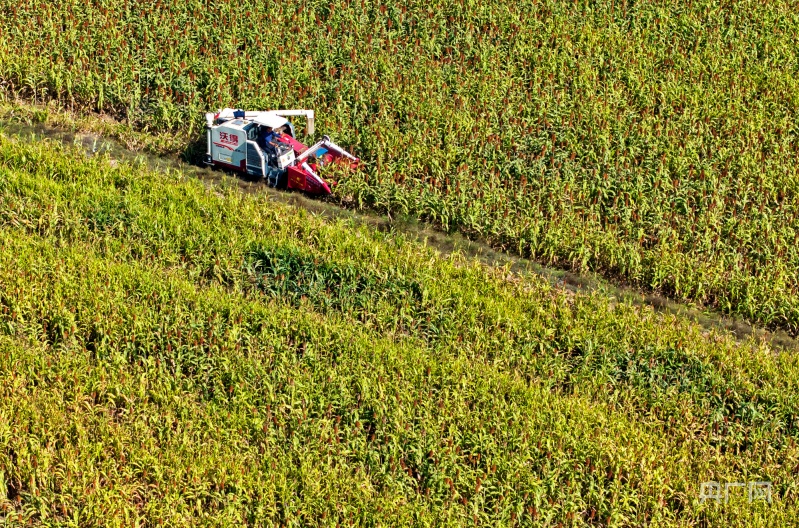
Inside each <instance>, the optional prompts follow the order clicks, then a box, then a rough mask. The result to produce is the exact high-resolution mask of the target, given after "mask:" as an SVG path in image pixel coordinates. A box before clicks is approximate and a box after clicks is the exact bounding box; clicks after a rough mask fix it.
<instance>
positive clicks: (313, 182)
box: [205, 108, 360, 195]
mask: <svg viewBox="0 0 799 528" xmlns="http://www.w3.org/2000/svg"><path fill="white" fill-rule="evenodd" d="M294 116H302V117H305V119H306V124H307V126H306V131H307V134H308V135H309V136H310V135H313V132H314V112H313V110H267V111H258V112H249V111H244V110H234V109H232V108H225V109H223V110H220V111H218V112H216V113H207V114H205V119H206V125H207V126H206V133H207V141H208V149H207V151H206V154H205V163H206V164H208V165H212V166H218V167H224V168H228V169H232V170H235V171H239V172H243V173H245V174H249V175H251V176H256V177H261V178H263V179H264V180H265V181H266V183H267V184H268V185H269V186H271V187H278V188H288V189H296V190H300V191H304V192H307V193H309V194H319V195H326V194H330V185H328V183H327V182H326V181H325V180H324V179H322V177H321V176H320V175H319V169H320V167H322V166H323V165H326V164H328V163H331V162H343V163H347V164H349V165H350V166H351V167H354V166H356V165H357V164H358V162H359V161H360V160H359V159H358V158H356V157H355V156H353V155H352V154H350V153H349V152H347V151H346V150H344V149H343V148H341V147H339V146H338V145H336V144H335V143H333V142H332V141H331V140H330V138H329V137H328V136H324V137H323V138H322V139H321V140H320V141H318V142H316V143H314V144H313V145H311V146H310V147H308V146H306V145H304V144H303V143H301V142H299V141H298V140H297V139H296V135H295V130H294V125H293V124H292V123H291V122H290V121H289V120H288V119H287V117H294Z"/></svg>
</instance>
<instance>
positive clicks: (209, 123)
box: [205, 113, 214, 163]
mask: <svg viewBox="0 0 799 528" xmlns="http://www.w3.org/2000/svg"><path fill="white" fill-rule="evenodd" d="M213 126H214V114H212V113H207V114H205V134H206V137H207V138H208V141H207V142H206V147H205V162H206V163H211V162H212V161H213V156H212V155H211V128H212V127H213Z"/></svg>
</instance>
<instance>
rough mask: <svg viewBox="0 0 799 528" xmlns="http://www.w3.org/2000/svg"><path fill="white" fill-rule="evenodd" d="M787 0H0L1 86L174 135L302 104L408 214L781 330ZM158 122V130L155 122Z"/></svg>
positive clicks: (793, 117)
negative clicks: (229, 117)
mask: <svg viewBox="0 0 799 528" xmlns="http://www.w3.org/2000/svg"><path fill="white" fill-rule="evenodd" d="M798 13H799V10H797V9H796V5H795V4H794V3H792V2H785V1H777V2H751V1H740V0H735V1H731V2H723V3H718V2H715V1H711V0H697V1H693V2H689V3H688V4H686V3H685V2H683V1H677V0H658V1H644V2H632V1H628V0H603V1H600V2H586V1H569V2H565V1H556V0H525V1H522V2H513V3H507V2H496V1H493V0H489V1H480V2H478V1H476V0H458V1H455V2H443V3H442V2H439V3H435V2H434V3H430V2H404V3H402V5H399V4H397V5H391V4H389V3H380V2H375V1H373V0H352V1H351V0H346V1H343V2H337V3H328V2H310V3H308V2H289V3H286V2H282V3H279V4H274V5H273V4H265V3H263V2H260V1H254V0H243V1H241V2H236V3H228V2H210V1H200V0H188V1H185V2H179V3H174V2H149V3H147V4H146V5H144V4H143V5H136V6H135V7H134V6H133V5H132V4H131V3H130V2H128V1H123V0H110V1H102V2H99V1H88V2H87V1H83V0H81V1H76V0H71V1H68V2H62V3H61V4H60V5H59V9H53V8H52V6H51V5H49V4H47V3H40V2H18V1H16V0H2V1H0V15H2V16H3V19H4V20H8V21H11V23H9V24H8V26H7V27H6V28H4V31H3V32H2V33H0V86H2V93H3V94H4V95H5V97H11V98H14V97H22V98H25V99H27V100H32V101H35V102H42V101H53V100H55V101H58V102H60V103H61V104H62V106H64V107H66V108H69V109H72V110H74V111H76V112H103V113H107V114H110V115H112V116H114V117H116V118H117V119H119V120H122V121H124V122H125V123H127V124H128V125H129V126H130V127H132V128H135V129H137V130H141V131H146V132H151V133H152V134H154V135H155V136H156V137H161V138H168V140H165V141H162V142H161V143H158V144H160V145H167V146H172V147H174V146H175V145H178V146H181V145H182V146H186V145H188V144H189V143H190V142H192V141H193V140H195V139H196V138H197V137H199V136H200V135H201V134H200V132H201V130H202V126H203V112H205V111H207V110H209V109H215V108H218V107H222V106H226V105H228V106H236V107H246V108H258V109H261V108H263V109H267V108H276V107H311V108H314V109H315V110H316V111H317V112H318V116H319V121H320V123H319V127H318V128H319V130H325V131H327V132H329V133H331V134H332V135H333V136H334V137H335V138H336V139H337V140H339V141H340V142H341V143H343V144H345V145H350V146H352V147H353V148H354V150H355V152H356V153H357V154H358V155H359V156H360V157H361V158H363V159H364V160H365V161H366V166H365V169H364V170H363V171H361V172H359V173H356V174H353V175H349V176H347V177H346V178H342V181H341V185H339V186H338V188H337V191H336V198H337V199H338V200H339V201H340V202H341V203H343V204H354V205H364V206H369V207H372V208H376V209H378V210H381V211H390V212H397V213H401V214H409V215H414V216H418V217H421V218H423V219H425V220H428V221H431V222H433V223H435V224H438V225H439V226H441V227H443V228H444V229H448V230H460V231H462V232H464V233H466V234H468V235H470V236H475V237H480V238H482V239H484V240H487V241H489V242H491V243H492V244H494V245H497V246H500V247H503V248H505V249H508V250H511V251H514V252H517V253H520V254H522V255H525V256H529V257H532V258H535V259H537V260H539V261H542V262H545V263H549V264H555V265H557V266H561V267H564V268H570V269H575V270H581V271H582V270H593V271H598V272H600V273H603V274H604V275H606V276H608V277H614V278H618V279H619V280H621V281H625V282H631V283H634V284H636V285H638V286H640V287H643V288H646V289H652V290H656V291H661V292H663V293H666V294H668V295H670V296H672V297H675V298H678V299H682V300H690V301H695V302H698V303H700V304H704V305H708V306H712V307H715V308H717V309H719V310H721V311H723V312H725V313H730V314H735V315H739V316H743V317H745V318H747V319H749V320H752V321H755V322H758V323H760V324H762V325H765V326H768V327H772V328H773V327H779V328H784V329H786V330H788V331H789V332H790V333H792V334H794V335H796V334H797V332H799V280H798V279H797V277H799V274H798V273H797V272H796V270H797V269H798V268H799V253H797V252H798V251H799V249H797V248H799V244H797V241H799V230H797V229H798V228H797V222H798V221H799V220H798V219H797V214H799V213H798V212H797V211H799V201H797V200H798V198H797V181H799V179H797V169H796V158H797V156H798V155H799V140H797V123H798V122H799V116H797V112H796V109H797V108H798V107H799V85H798V84H797V82H799V81H797V79H799V57H798V55H797V53H798V52H797V50H798V49H799V45H797V44H798V43H797V34H799V14H798ZM154 141H155V142H157V140H154Z"/></svg>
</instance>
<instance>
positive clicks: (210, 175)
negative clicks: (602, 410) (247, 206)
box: [0, 120, 799, 350]
mask: <svg viewBox="0 0 799 528" xmlns="http://www.w3.org/2000/svg"><path fill="white" fill-rule="evenodd" d="M0 132H2V133H5V134H7V135H12V136H20V137H31V136H35V137H39V138H49V139H51V140H54V141H59V142H61V143H64V144H73V145H79V146H80V147H81V148H83V149H84V150H85V151H86V152H87V154H89V155H93V154H96V153H104V152H107V153H108V154H109V155H110V156H111V158H112V159H113V160H120V161H128V162H141V163H144V164H145V165H146V166H147V167H149V168H150V169H153V170H160V171H165V170H168V169H169V170H180V171H183V172H185V173H186V174H188V175H190V176H193V177H196V178H198V179H200V180H202V181H203V182H204V183H205V184H206V185H208V186H213V185H220V184H226V185H233V186H234V187H237V188H238V189H239V190H240V191H242V192H247V193H267V194H268V195H269V196H270V198H271V199H273V200H275V201H277V202H282V203H286V204H289V205H292V206H295V207H302V208H304V209H306V210H308V211H310V212H312V213H314V214H318V215H321V216H323V217H326V218H348V219H351V220H353V221H355V222H357V223H362V224H366V225H370V226H372V227H374V228H375V229H379V230H384V231H388V230H394V231H397V232H401V233H403V234H404V235H406V236H408V237H409V238H413V239H416V240H418V241H420V242H422V243H425V244H426V245H428V246H430V247H433V248H435V249H436V250H438V251H439V252H441V253H442V254H445V255H446V254H450V253H453V252H456V251H458V252H460V253H461V254H464V255H466V256H468V257H471V258H474V259H477V260H479V261H480V262H482V263H483V264H485V265H489V266H495V267H509V268H510V269H511V270H512V271H513V272H515V273H519V274H529V273H535V274H537V275H539V276H541V277H544V278H545V279H547V280H548V281H549V282H550V283H551V284H553V285H554V286H556V287H558V288H561V289H564V290H567V291H572V292H578V291H597V290H598V291H601V292H603V293H605V294H607V295H608V296H611V297H615V298H616V299H617V300H618V301H619V302H624V301H626V302H631V303H633V304H636V305H648V306H652V307H653V308H654V309H655V310H658V311H664V312H668V313H673V314H676V315H678V316H680V317H685V318H688V319H690V320H693V321H695V322H696V323H698V324H700V325H702V326H703V327H704V328H706V329H708V330H711V329H717V330H723V331H728V332H731V333H732V334H734V335H735V336H736V337H738V338H739V339H746V338H748V337H750V336H754V337H756V338H757V339H761V340H766V341H768V342H770V344H771V345H772V346H773V347H775V348H779V349H789V350H792V349H799V341H798V340H796V339H794V338H792V337H790V336H789V335H788V334H787V333H785V332H782V331H776V332H770V331H766V330H763V329H761V328H757V327H753V326H752V325H750V324H749V323H747V322H745V321H742V320H740V319H732V318H728V317H725V316H722V315H720V314H718V313H716V312H713V311H710V310H706V309H700V308H699V307H696V306H690V305H685V304H682V303H678V302H675V301H673V300H671V299H668V298H666V297H663V296H662V295H659V294H657V293H644V292H641V291H640V290H638V289H636V288H632V287H627V286H623V285H618V284H612V283H610V282H608V281H607V280H605V279H603V278H602V277H600V276H597V275H578V274H575V273H571V272H569V271H565V270H560V269H556V268H550V267H547V266H543V265H541V264H540V263H537V262H534V261H531V260H527V259H523V258H519V257H514V256H512V255H509V254H507V253H504V252H501V251H497V250H494V249H493V248H491V247H490V246H488V245H486V244H484V243H481V242H479V241H474V240H469V239H467V238H465V237H463V236H461V235H458V234H449V233H444V232H442V231H440V230H437V229H434V228H432V227H431V226H429V225H426V224H423V223H419V222H417V221H415V220H414V219H409V218H393V217H388V216H380V215H376V214H370V213H369V212H364V211H354V210H351V209H346V208H342V207H340V206H338V205H336V204H333V203H331V202H327V201H325V200H320V199H315V198H310V197H308V196H305V195H303V194H299V193H295V192H289V191H278V190H275V189H271V188H269V187H267V186H266V185H264V184H263V183H262V182H260V181H254V180H248V179H245V178H242V177H239V176H237V175H234V174H228V173H225V172H221V171H218V170H211V169H209V168H207V167H199V166H195V165H190V164H187V163H185V162H183V161H181V160H180V159H178V157H177V156H171V157H168V156H158V155H154V154H148V153H144V152H136V151H132V150H129V149H128V148H127V147H125V146H124V145H123V144H122V143H120V142H118V141H115V140H113V139H109V138H104V137H101V136H98V135H96V134H91V133H83V132H74V131H70V130H65V129H59V128H53V127H51V126H48V125H46V124H42V123H23V122H18V121H8V120H0Z"/></svg>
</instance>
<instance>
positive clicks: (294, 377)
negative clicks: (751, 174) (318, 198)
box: [0, 136, 799, 526]
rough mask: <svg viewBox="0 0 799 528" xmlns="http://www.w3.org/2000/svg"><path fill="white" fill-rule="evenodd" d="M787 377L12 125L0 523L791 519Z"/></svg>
mask: <svg viewBox="0 0 799 528" xmlns="http://www.w3.org/2000/svg"><path fill="white" fill-rule="evenodd" d="M797 380H799V364H798V363H797V359H796V356H795V355H794V354H792V353H778V352H775V351H773V350H770V349H769V348H768V347H766V346H763V345H760V344H757V343H754V342H745V343H741V342H736V341H735V340H733V339H732V338H729V337H724V336H722V335H718V334H715V333H709V334H708V333H707V332H706V331H704V330H703V329H702V328H700V327H697V326H695V325H692V324H690V323H687V322H685V321H684V320H680V319H677V318H676V317H674V316H670V315H666V314H659V313H657V312H655V311H654V310H652V309H651V308H641V307H634V306H631V305H629V304H623V303H621V304H620V303H618V301H617V300H615V299H613V298H609V297H608V296H606V294H604V293H602V292H595V293H591V294H573V293H570V292H568V291H561V290H558V289H555V288H553V287H552V286H550V285H549V284H548V283H547V282H545V281H544V280H542V279H538V278H535V277H532V276H531V277H528V276H522V275H515V274H512V273H510V272H509V271H508V270H504V269H495V268H487V267H484V266H481V265H479V264H476V263H474V262H471V261H469V260H468V259H466V258H463V257H460V256H459V255H457V254H454V255H451V256H449V257H443V256H441V255H439V254H437V253H435V252H434V251H433V250H431V249H429V248H427V247H425V246H422V245H420V244H419V243H415V242H411V241H408V240H405V239H404V238H403V237H402V236H401V235H398V234H395V233H390V232H379V231H375V230H372V229H369V228H368V227H365V226H358V225H356V224H355V223H354V222H353V221H344V220H332V221H328V220H324V219H322V218H320V217H316V216H314V215H312V214H310V213H308V212H306V211H303V210H296V209H293V208H290V207H288V206H286V205H280V204H276V203H274V202H272V201H270V199H269V198H268V197H266V196H265V195H260V194H258V195H244V194H242V193H239V192H237V191H236V190H235V189H232V188H226V187H206V186H205V185H203V184H202V183H200V182H199V181H197V180H193V179H191V178H188V177H187V176H185V175H183V174H182V173H179V172H170V173H166V174H164V173H160V172H159V173H156V172H151V171H148V170H147V169H146V168H145V167H143V166H137V165H129V164H127V163H114V164H112V163H111V161H110V160H109V159H108V158H107V157H105V156H102V155H98V156H95V157H92V158H87V157H86V155H85V154H84V153H83V152H81V151H78V150H70V149H66V148H64V147H61V146H59V145H57V144H55V143H50V142H45V141H38V140H36V139H34V138H22V139H9V138H7V137H4V136H0V395H1V396H0V486H2V487H3V488H2V489H1V490H0V491H2V492H3V493H0V512H2V513H0V515H2V516H3V517H4V518H5V521H6V522H7V523H10V524H12V525H23V524H34V525H59V526H93V525H103V526H115V525H120V526H121V525H125V526H129V525H158V524H164V525H169V526H197V525H251V526H272V525H283V526H307V525H324V526H336V525H343V524H350V525H369V526H398V525H411V524H413V525H430V526H433V525H436V526H439V525H451V526H461V525H465V524H473V523H479V524H484V525H509V526H510V525H516V526H538V525H548V526H557V525H559V524H560V525H561V526H641V525H652V526H692V525H695V526H703V525H716V524H721V523H724V524H731V525H735V523H738V524H740V525H742V526H743V525H773V526H778V525H788V524H790V523H791V522H792V521H791V519H795V518H796V516H797V506H796V504H797V503H796V497H797V488H796V481H795V469H796V467H797V464H799V451H798V450H797V443H796V440H797V437H798V436H799V413H797V408H799V407H797V403H798V402H797V394H799V391H797ZM709 480H716V481H721V482H739V481H746V482H748V481H755V480H757V481H763V480H765V481H771V482H773V485H774V494H775V500H774V502H773V504H771V505H766V504H765V503H752V504H749V503H748V502H747V501H746V499H745V498H744V499H741V498H740V497H738V498H737V500H732V501H731V502H730V504H728V505H723V506H722V505H716V504H715V503H704V504H702V503H700V502H699V500H698V493H699V484H700V482H703V481H709Z"/></svg>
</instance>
